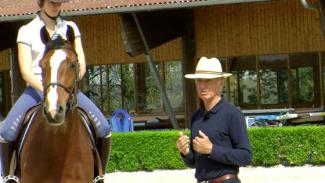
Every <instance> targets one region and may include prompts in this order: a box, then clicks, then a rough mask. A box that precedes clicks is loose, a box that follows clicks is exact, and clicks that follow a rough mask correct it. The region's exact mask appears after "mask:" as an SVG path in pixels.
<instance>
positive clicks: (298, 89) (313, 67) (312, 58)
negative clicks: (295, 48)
mask: <svg viewBox="0 0 325 183" xmlns="http://www.w3.org/2000/svg"><path fill="white" fill-rule="evenodd" d="M289 60H290V83H291V84H290V85H291V86H290V87H291V98H292V103H293V107H302V106H306V107H312V106H315V105H316V106H319V105H320V104H319V100H318V101H315V85H316V83H317V80H318V79H317V76H318V74H316V73H318V68H319V67H318V54H317V53H301V54H293V55H290V56H289Z"/></svg>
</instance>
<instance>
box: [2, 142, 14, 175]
mask: <svg viewBox="0 0 325 183" xmlns="http://www.w3.org/2000/svg"><path fill="white" fill-rule="evenodd" d="M0 144H1V171H2V175H3V177H5V176H7V175H9V171H10V161H11V157H12V152H13V151H14V144H13V143H8V142H6V141H3V140H0Z"/></svg>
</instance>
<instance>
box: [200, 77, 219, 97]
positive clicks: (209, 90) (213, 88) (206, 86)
mask: <svg viewBox="0 0 325 183" xmlns="http://www.w3.org/2000/svg"><path fill="white" fill-rule="evenodd" d="M223 84H224V79H223V78H215V79H196V80H195V85H196V91H197V93H198V95H199V97H200V99H202V100H203V101H209V100H212V99H214V98H215V97H216V96H220V95H221V90H222V88H223Z"/></svg>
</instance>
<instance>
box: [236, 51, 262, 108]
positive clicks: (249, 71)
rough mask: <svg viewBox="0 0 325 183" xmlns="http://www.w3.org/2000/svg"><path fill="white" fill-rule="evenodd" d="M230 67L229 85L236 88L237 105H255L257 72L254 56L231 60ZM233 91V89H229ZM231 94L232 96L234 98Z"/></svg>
mask: <svg viewBox="0 0 325 183" xmlns="http://www.w3.org/2000/svg"><path fill="white" fill-rule="evenodd" d="M230 68H233V75H234V76H233V77H234V78H235V79H236V81H234V80H233V79H232V80H231V86H235V88H236V89H238V105H240V106H246V107H253V108H255V107H256V104H257V97H256V93H257V72H256V57H240V58H237V59H234V60H233V61H232V65H231V66H230ZM230 91H231V92H232V93H234V90H232V89H231V90H230ZM235 97H236V95H233V97H232V98H235Z"/></svg>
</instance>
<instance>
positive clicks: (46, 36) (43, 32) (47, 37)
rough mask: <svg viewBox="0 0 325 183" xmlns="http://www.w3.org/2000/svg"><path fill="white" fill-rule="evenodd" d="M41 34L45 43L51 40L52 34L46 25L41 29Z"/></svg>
mask: <svg viewBox="0 0 325 183" xmlns="http://www.w3.org/2000/svg"><path fill="white" fill-rule="evenodd" d="M40 35H41V40H42V42H43V43H44V44H45V45H46V44H47V43H48V42H49V41H50V40H51V38H50V34H49V33H48V32H47V30H46V27H45V26H43V27H42V29H41V31H40Z"/></svg>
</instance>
